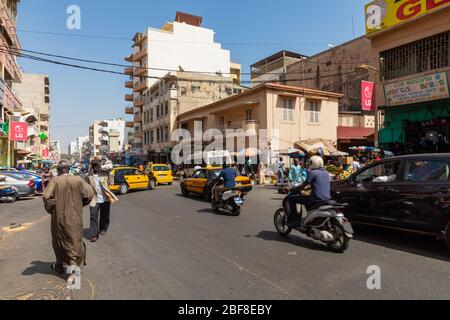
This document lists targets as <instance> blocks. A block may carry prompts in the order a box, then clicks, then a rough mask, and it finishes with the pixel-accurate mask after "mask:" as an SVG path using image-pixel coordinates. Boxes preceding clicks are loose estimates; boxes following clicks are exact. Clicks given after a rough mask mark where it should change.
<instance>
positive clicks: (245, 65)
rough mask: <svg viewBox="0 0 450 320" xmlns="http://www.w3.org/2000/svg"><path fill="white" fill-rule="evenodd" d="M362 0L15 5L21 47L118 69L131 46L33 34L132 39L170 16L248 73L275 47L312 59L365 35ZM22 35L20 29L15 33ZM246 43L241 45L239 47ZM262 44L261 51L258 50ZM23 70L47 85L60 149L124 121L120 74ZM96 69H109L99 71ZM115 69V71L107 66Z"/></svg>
mask: <svg viewBox="0 0 450 320" xmlns="http://www.w3.org/2000/svg"><path fill="white" fill-rule="evenodd" d="M367 2H368V1H367V0H339V1H336V0H320V1H307V0H277V1H273V0H270V1H269V0H222V1H218V0H165V1H156V0H127V1H118V0H38V1H37V0H22V1H21V2H20V5H19V13H18V25H17V28H18V30H19V31H18V34H19V39H20V42H21V45H22V48H23V49H26V50H34V51H41V52H49V53H54V54H60V55H66V56H72V57H80V58H86V59H92V60H101V61H108V62H113V63H120V64H124V63H125V61H124V60H123V58H124V57H125V56H126V55H128V54H129V53H130V52H131V40H130V41H127V40H120V39H92V38H84V37H75V36H74V37H72V36H59V35H48V34H36V33H29V32H25V31H49V32H55V33H69V34H73V35H96V36H98V35H100V36H112V37H120V38H130V39H131V38H132V37H133V36H134V34H135V33H136V32H138V31H143V30H145V28H147V27H149V26H150V27H157V28H159V27H160V26H162V24H163V23H165V22H166V21H172V20H173V19H174V17H175V12H176V11H184V12H188V13H192V14H196V15H200V16H202V17H203V26H204V27H206V28H211V29H213V30H215V32H216V41H217V42H220V43H222V46H223V48H225V49H228V50H230V51H231V56H232V59H233V60H234V61H237V62H239V63H241V64H242V69H243V72H249V66H250V64H252V63H253V62H255V61H257V60H259V59H261V58H264V57H265V56H268V55H270V54H272V53H275V52H277V51H279V50H281V49H286V50H292V51H295V52H299V53H303V54H306V55H311V54H314V53H317V52H320V51H323V50H326V49H327V44H329V43H333V44H338V43H342V42H345V41H347V40H351V39H352V37H353V32H352V17H353V18H354V30H355V35H356V36H360V35H362V34H363V33H364V10H363V7H364V4H365V3H367ZM69 5H78V6H79V7H80V8H81V30H68V29H67V28H66V20H67V17H68V14H67V13H66V9H67V7H68V6H69ZM20 30H23V31H20ZM243 44H245V45H243ZM262 44H264V45H262ZM19 63H20V65H21V66H22V68H23V69H24V71H25V72H34V73H46V74H48V75H49V76H50V81H51V90H52V92H51V98H52V101H51V125H52V128H51V134H52V139H58V140H60V141H61V144H62V148H63V151H64V152H65V151H67V144H68V143H69V142H70V141H71V140H74V139H75V138H76V137H77V136H80V135H87V134H88V125H89V123H91V122H92V121H94V120H97V119H106V118H118V117H122V118H125V119H126V116H125V114H124V109H125V105H126V102H125V101H124V94H125V93H128V92H129V89H126V88H125V87H124V81H125V80H126V76H120V75H110V74H103V73H96V72H91V71H85V70H78V69H72V68H67V67H62V66H58V65H53V64H47V63H43V62H36V61H32V60H28V59H20V60H19ZM99 67H100V68H108V67H104V66H99ZM110 68H111V69H113V70H117V71H122V70H123V69H122V68H112V67H110Z"/></svg>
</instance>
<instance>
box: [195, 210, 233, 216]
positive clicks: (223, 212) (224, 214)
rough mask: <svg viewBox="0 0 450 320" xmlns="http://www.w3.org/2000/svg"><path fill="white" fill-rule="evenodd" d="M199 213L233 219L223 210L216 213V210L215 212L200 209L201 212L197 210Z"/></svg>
mask: <svg viewBox="0 0 450 320" xmlns="http://www.w3.org/2000/svg"><path fill="white" fill-rule="evenodd" d="M197 212H200V213H210V214H215V215H218V216H230V217H231V215H230V214H228V213H227V212H226V211H222V210H220V211H215V210H213V209H200V210H197Z"/></svg>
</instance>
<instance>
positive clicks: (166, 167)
mask: <svg viewBox="0 0 450 320" xmlns="http://www.w3.org/2000/svg"><path fill="white" fill-rule="evenodd" d="M153 171H170V168H169V167H168V166H154V167H153Z"/></svg>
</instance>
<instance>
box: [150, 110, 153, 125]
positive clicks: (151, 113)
mask: <svg viewBox="0 0 450 320" xmlns="http://www.w3.org/2000/svg"><path fill="white" fill-rule="evenodd" d="M152 122H153V108H151V109H150V123H152Z"/></svg>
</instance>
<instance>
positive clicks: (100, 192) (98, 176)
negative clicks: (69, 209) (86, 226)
mask: <svg viewBox="0 0 450 320" xmlns="http://www.w3.org/2000/svg"><path fill="white" fill-rule="evenodd" d="M91 170H92V171H91V173H90V174H89V175H88V176H87V179H86V181H87V183H88V184H89V185H90V186H91V187H92V190H93V192H94V197H93V198H92V201H91V203H90V237H91V242H96V241H97V240H98V238H99V236H100V235H105V234H106V232H107V231H108V229H109V225H110V216H111V214H110V211H111V203H114V202H116V201H118V199H117V197H116V195H115V194H114V193H112V192H111V191H110V190H109V185H112V184H114V182H113V181H111V179H113V178H112V177H111V174H110V172H108V171H106V172H105V171H103V173H102V164H101V163H100V162H99V161H95V160H94V161H92V163H91ZM99 218H100V219H99Z"/></svg>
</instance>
